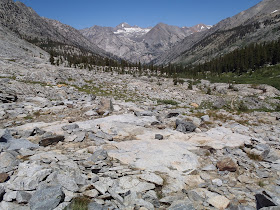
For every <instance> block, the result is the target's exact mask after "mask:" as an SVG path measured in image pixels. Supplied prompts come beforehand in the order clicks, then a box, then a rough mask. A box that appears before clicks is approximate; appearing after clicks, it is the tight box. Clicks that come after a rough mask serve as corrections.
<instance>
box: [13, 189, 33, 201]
mask: <svg viewBox="0 0 280 210" xmlns="http://www.w3.org/2000/svg"><path fill="white" fill-rule="evenodd" d="M31 196H32V195H31V194H30V193H28V192H24V191H18V192H17V195H16V200H17V202H18V203H28V202H29V200H30V199H31Z"/></svg>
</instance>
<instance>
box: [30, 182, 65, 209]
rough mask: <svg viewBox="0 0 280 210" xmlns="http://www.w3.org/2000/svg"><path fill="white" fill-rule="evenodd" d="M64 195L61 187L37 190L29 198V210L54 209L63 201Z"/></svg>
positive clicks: (47, 187)
mask: <svg viewBox="0 0 280 210" xmlns="http://www.w3.org/2000/svg"><path fill="white" fill-rule="evenodd" d="M64 197H65V195H64V193H63V191H62V187H61V186H46V187H42V188H41V189H38V190H37V191H36V192H35V193H34V194H33V195H32V197H31V199H30V201H29V204H30V209H31V210H50V209H54V208H56V207H57V206H58V205H59V204H60V203H61V202H62V201H63V200H64Z"/></svg>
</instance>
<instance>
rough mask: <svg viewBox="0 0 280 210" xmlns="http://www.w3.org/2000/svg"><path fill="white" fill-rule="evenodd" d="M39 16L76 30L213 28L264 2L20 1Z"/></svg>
mask: <svg viewBox="0 0 280 210" xmlns="http://www.w3.org/2000/svg"><path fill="white" fill-rule="evenodd" d="M21 1H22V2H23V3H25V4H26V5H27V6H29V7H32V8H33V9H34V10H35V11H36V12H37V13H38V14H39V15H40V16H44V17H47V18H51V19H56V20H59V21H61V22H62V23H65V24H68V25H71V26H73V27H74V28H77V29H82V28H86V27H91V26H93V25H100V26H116V25H118V24H119V23H121V22H127V23H128V24H130V25H138V26H141V27H149V26H154V25H156V24H157V23H159V22H163V23H166V24H170V25H177V26H180V27H182V26H193V25H196V24H198V23H205V24H209V25H214V24H216V23H218V22H219V21H220V20H222V19H224V18H227V17H231V16H233V15H235V14H237V13H239V12H241V11H243V10H245V9H248V8H250V7H252V6H254V5H255V4H257V3H259V2H260V1H261V0H137V1H136V0H21Z"/></svg>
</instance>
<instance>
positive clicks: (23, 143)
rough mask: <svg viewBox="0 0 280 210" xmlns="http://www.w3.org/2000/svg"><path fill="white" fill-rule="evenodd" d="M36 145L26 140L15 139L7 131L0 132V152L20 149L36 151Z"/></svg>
mask: <svg viewBox="0 0 280 210" xmlns="http://www.w3.org/2000/svg"><path fill="white" fill-rule="evenodd" d="M38 147H39V145H38V144H34V143H32V142H30V141H28V140H26V139H15V138H13V137H12V135H11V134H10V131H9V130H8V129H1V130H0V150H1V149H6V150H20V149H36V148H38Z"/></svg>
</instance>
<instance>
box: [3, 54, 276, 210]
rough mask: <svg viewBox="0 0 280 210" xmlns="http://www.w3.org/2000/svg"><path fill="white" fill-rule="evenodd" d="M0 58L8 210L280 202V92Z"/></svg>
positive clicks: (245, 207) (172, 209)
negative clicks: (175, 81) (176, 82)
mask: <svg viewBox="0 0 280 210" xmlns="http://www.w3.org/2000/svg"><path fill="white" fill-rule="evenodd" d="M0 63H1V66H0V84H1V87H0V127H1V128H2V129H0V152H1V153H0V209H1V210H2V209H3V210H4V209H5V210H6V209H20V210H27V209H32V210H33V209H38V210H42V209H46V210H49V209H56V210H60V209H78V207H77V205H81V206H87V208H88V209H94V210H95V209H126V210H130V209H131V210H132V209H141V210H144V209H169V210H179V209H180V210H183V209H230V210H235V209H240V210H241V209H242V210H250V209H256V208H257V209H260V208H261V207H263V206H277V205H278V207H268V208H263V209H279V205H280V126H279V125H280V121H279V118H280V114H279V111H280V100H279V96H280V92H279V91H278V90H276V89H275V88H273V87H270V86H266V85H229V84H211V83H210V82H208V81H206V80H202V81H199V82H198V81H191V80H186V81H185V82H184V83H183V84H177V85H174V82H173V80H172V79H168V78H158V77H153V76H142V77H133V76H132V75H127V74H117V73H114V72H113V73H111V72H107V73H106V72H102V70H103V69H102V68H100V67H96V69H94V70H92V71H88V70H81V69H73V68H64V67H56V66H51V65H50V64H49V63H48V62H46V61H44V59H40V58H34V60H33V61H32V62H27V61H24V60H20V59H19V60H17V59H10V58H4V57H2V58H1V60H0ZM277 111H278V112H277Z"/></svg>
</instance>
